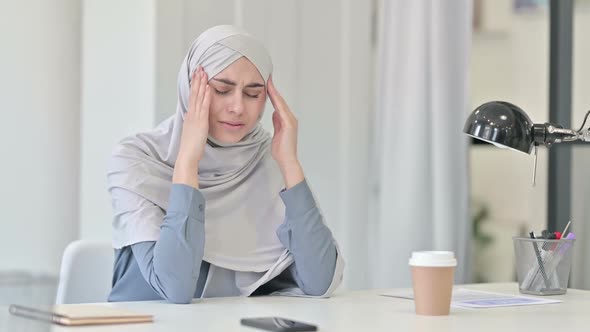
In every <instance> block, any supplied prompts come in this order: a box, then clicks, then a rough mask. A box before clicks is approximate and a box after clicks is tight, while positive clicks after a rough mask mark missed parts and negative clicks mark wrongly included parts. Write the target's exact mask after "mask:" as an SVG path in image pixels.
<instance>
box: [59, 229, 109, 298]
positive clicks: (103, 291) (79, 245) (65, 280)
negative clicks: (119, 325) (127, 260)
mask: <svg viewBox="0 0 590 332" xmlns="http://www.w3.org/2000/svg"><path fill="white" fill-rule="evenodd" d="M114 259H115V257H114V251H113V247H112V246H111V244H110V243H109V242H92V241H85V240H78V241H74V242H72V243H70V244H69V245H68V246H67V247H66V249H65V250H64V254H63V257H62V261H61V270H60V273H59V284H58V287H57V297H56V300H55V303H56V304H66V303H89V302H106V301H107V297H108V295H109V293H110V291H111V283H112V279H113V264H114Z"/></svg>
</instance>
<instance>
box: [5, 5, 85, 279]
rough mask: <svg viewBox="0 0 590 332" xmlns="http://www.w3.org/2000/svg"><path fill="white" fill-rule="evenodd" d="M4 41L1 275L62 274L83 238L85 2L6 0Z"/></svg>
mask: <svg viewBox="0 0 590 332" xmlns="http://www.w3.org/2000/svg"><path fill="white" fill-rule="evenodd" d="M0 40H2V47H1V48H2V52H1V53H0V60H1V61H0V73H2V74H1V75H0V110H1V114H2V123H3V128H2V130H1V131H0V141H2V152H1V153H2V162H1V163H0V183H1V184H2V185H1V186H0V209H1V210H2V211H3V213H2V221H1V224H2V231H1V232H0V271H2V270H11V269H21V270H27V271H30V272H33V273H40V274H45V273H47V274H56V273H57V271H58V269H59V262H60V258H61V253H62V250H63V249H64V247H65V246H66V244H67V243H68V242H70V241H71V240H73V239H75V238H76V237H77V235H78V175H79V170H78V169H79V167H78V163H79V157H80V155H79V127H78V124H79V119H80V117H79V108H80V97H79V96H80V65H79V64H80V4H79V1H77V0H55V1H45V0H22V1H2V2H0Z"/></svg>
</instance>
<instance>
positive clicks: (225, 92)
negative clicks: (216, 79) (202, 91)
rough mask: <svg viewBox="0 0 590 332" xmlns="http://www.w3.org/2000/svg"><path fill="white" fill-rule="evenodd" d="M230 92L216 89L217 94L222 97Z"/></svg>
mask: <svg viewBox="0 0 590 332" xmlns="http://www.w3.org/2000/svg"><path fill="white" fill-rule="evenodd" d="M229 92H230V90H225V91H220V90H217V89H215V93H216V94H218V95H222V96H223V95H226V94H228V93H229Z"/></svg>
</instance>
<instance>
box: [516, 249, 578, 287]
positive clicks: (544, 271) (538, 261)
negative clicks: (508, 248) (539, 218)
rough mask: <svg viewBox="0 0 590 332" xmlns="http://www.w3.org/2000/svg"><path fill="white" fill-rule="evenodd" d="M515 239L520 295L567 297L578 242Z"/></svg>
mask: <svg viewBox="0 0 590 332" xmlns="http://www.w3.org/2000/svg"><path fill="white" fill-rule="evenodd" d="M512 239H513V241H514V254H515V256H516V259H515V262H516V273H517V276H518V288H519V289H520V292H521V293H524V294H532V295H559V294H565V292H566V291H567V284H568V280H569V276H570V270H571V268H572V258H573V246H574V241H575V239H561V240H546V239H529V238H525V237H513V238H512Z"/></svg>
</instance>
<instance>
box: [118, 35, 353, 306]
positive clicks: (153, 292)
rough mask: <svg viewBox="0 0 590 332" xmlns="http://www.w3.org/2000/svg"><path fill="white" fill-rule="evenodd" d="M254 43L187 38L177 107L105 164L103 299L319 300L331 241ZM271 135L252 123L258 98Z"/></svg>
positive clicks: (333, 282) (330, 273)
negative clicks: (108, 221)
mask: <svg viewBox="0 0 590 332" xmlns="http://www.w3.org/2000/svg"><path fill="white" fill-rule="evenodd" d="M271 72H272V62H271V59H270V56H269V55H268V52H267V51H266V49H265V48H264V46H263V45H262V44H261V43H260V42H259V41H257V40H255V39H254V38H253V37H251V36H250V35H248V34H247V33H246V32H244V31H243V30H241V29H238V28H236V27H233V26H217V27H213V28H211V29H209V30H207V31H205V32H204V33H203V34H201V35H200V36H199V37H198V38H197V39H196V40H195V42H194V43H193V44H192V46H191V48H190V50H189V52H188V54H187V56H186V58H185V60H184V62H183V64H182V66H181V68H180V73H179V75H178V103H177V107H176V114H175V115H174V116H172V117H171V118H169V119H167V120H166V121H164V122H162V123H161V124H160V125H159V126H158V127H157V128H156V129H154V130H153V131H150V132H146V133H140V134H137V135H134V136H131V137H128V138H126V139H124V140H122V141H121V142H120V144H119V145H118V146H117V148H116V149H115V152H114V154H113V156H112V158H111V160H110V163H109V170H108V184H109V192H110V193H111V197H112V204H113V209H114V220H113V245H114V248H115V268H114V276H113V289H112V291H111V294H110V296H109V301H140V300H158V299H165V300H167V301H170V302H174V303H189V302H191V300H192V298H195V297H196V298H203V297H219V296H250V295H260V294H271V293H278V294H295V295H307V296H329V295H330V294H331V293H332V292H333V290H334V289H335V288H336V287H337V286H338V285H339V283H340V281H341V279H342V270H343V266H344V263H343V261H342V258H341V255H340V253H339V252H338V248H337V244H336V241H335V240H334V238H333V237H332V234H331V232H330V230H329V229H328V227H327V226H326V225H325V223H324V221H323V217H322V215H321V212H320V210H319V208H318V205H317V203H316V201H315V199H314V197H313V195H312V193H311V191H310V189H309V187H308V185H307V182H306V181H305V177H304V173H303V169H302V168H301V165H300V163H299V160H298V157H297V120H296V119H295V117H294V115H293V113H292V112H291V111H290V110H289V108H288V106H287V104H286V103H285V100H284V99H283V98H282V97H281V96H280V94H279V93H278V91H277V90H276V88H275V87H274V85H273V83H272V79H271ZM267 94H268V96H269V98H270V100H271V102H272V105H273V107H274V108H275V111H274V113H273V115H272V120H273V125H274V131H275V133H274V136H272V137H271V135H270V134H268V133H267V132H266V131H265V130H264V129H263V128H262V127H261V125H260V123H259V121H260V119H261V117H262V113H263V110H264V105H265V102H266V96H267Z"/></svg>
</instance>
